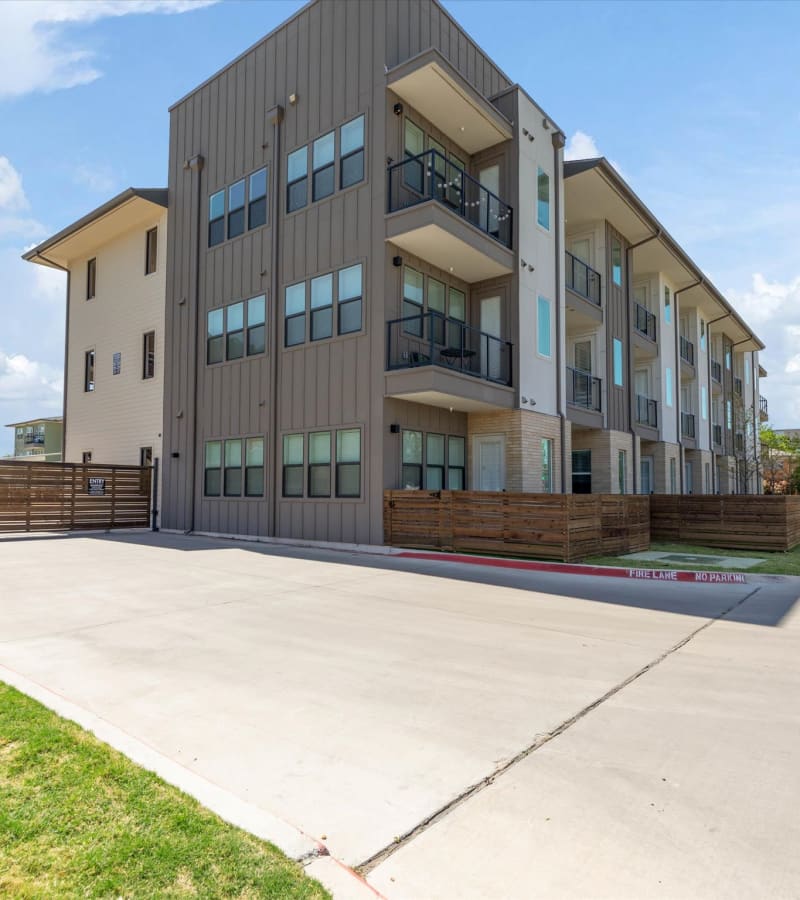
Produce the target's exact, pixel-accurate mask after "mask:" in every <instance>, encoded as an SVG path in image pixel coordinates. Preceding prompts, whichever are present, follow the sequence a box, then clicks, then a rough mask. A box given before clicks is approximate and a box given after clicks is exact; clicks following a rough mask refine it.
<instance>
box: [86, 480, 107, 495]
mask: <svg viewBox="0 0 800 900" xmlns="http://www.w3.org/2000/svg"><path fill="white" fill-rule="evenodd" d="M86 493H87V494H88V495H89V496H90V497H105V495H106V480H105V478H90V479H89V487H88V489H87V491H86Z"/></svg>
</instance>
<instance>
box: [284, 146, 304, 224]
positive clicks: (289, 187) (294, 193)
mask: <svg viewBox="0 0 800 900" xmlns="http://www.w3.org/2000/svg"><path fill="white" fill-rule="evenodd" d="M306 203H308V147H307V146H306V147H300V148H299V149H298V150H295V151H294V152H293V153H290V154H289V159H288V161H287V184H286V212H287V213H290V212H294V211H295V210H296V209H302V208H303V207H304V206H305V205H306Z"/></svg>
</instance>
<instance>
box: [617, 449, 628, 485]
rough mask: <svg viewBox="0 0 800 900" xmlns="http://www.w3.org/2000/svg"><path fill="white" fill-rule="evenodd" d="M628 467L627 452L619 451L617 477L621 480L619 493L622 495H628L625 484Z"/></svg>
mask: <svg viewBox="0 0 800 900" xmlns="http://www.w3.org/2000/svg"><path fill="white" fill-rule="evenodd" d="M626 475H627V473H626V466H625V451H624V450H619V451H618V453H617V477H618V479H619V492H620V494H624V493H626V491H625V482H626Z"/></svg>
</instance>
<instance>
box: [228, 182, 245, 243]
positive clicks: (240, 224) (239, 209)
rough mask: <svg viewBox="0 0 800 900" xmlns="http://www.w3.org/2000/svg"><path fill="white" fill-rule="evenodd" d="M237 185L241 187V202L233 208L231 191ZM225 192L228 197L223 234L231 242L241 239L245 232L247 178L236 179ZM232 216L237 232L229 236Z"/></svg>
mask: <svg viewBox="0 0 800 900" xmlns="http://www.w3.org/2000/svg"><path fill="white" fill-rule="evenodd" d="M239 185H241V186H242V202H241V204H240V205H238V206H234V205H233V191H234V190H235V189H236V188H238V187H239ZM226 192H227V197H228V215H227V216H226V223H227V226H226V229H225V233H226V236H227V240H229V241H232V240H233V239H234V238H237V237H241V236H242V235H243V234H244V233H245V231H247V220H246V217H247V176H245V177H244V178H239V179H237V180H236V181H234V182H233V184H229V185H228V186H227V188H226ZM239 214H241V215H239ZM234 216H236V223H237V225H236V227H237V228H238V229H239V230H238V231H237V232H236V233H235V234H231V225H232V223H233V221H234Z"/></svg>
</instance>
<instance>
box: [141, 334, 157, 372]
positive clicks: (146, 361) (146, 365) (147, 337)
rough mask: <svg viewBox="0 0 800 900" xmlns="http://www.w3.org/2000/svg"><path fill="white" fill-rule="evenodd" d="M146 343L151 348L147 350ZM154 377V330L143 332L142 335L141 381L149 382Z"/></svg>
mask: <svg viewBox="0 0 800 900" xmlns="http://www.w3.org/2000/svg"><path fill="white" fill-rule="evenodd" d="M148 343H151V344H152V346H150V347H149V348H148ZM155 377H156V333H155V330H153V329H151V330H150V331H145V333H144V334H143V335H142V381H149V380H150V379H151V378H155Z"/></svg>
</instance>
